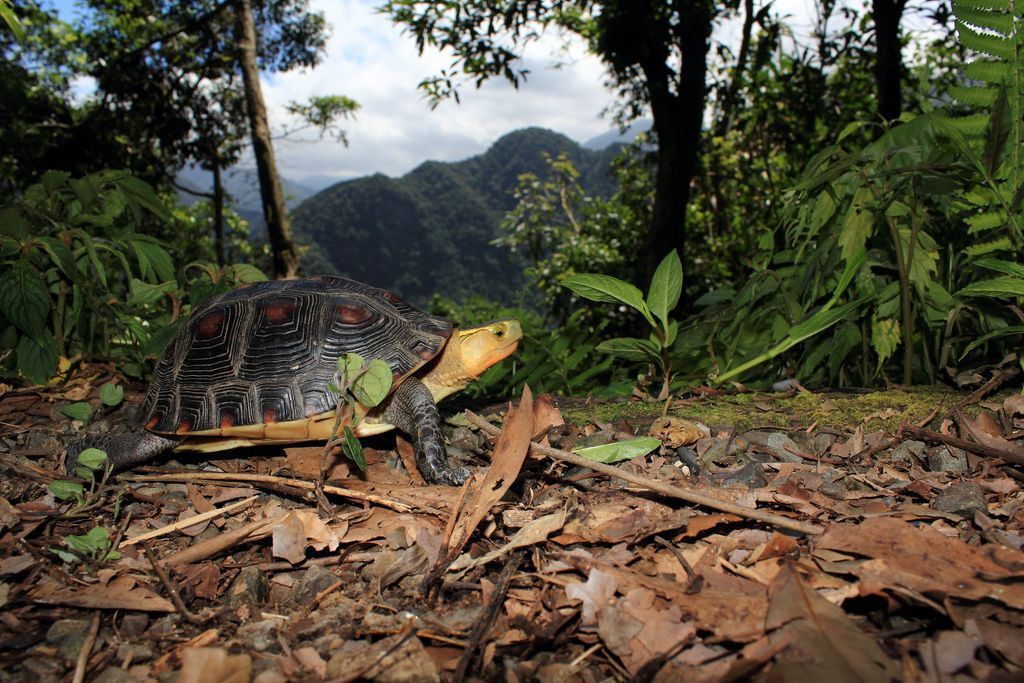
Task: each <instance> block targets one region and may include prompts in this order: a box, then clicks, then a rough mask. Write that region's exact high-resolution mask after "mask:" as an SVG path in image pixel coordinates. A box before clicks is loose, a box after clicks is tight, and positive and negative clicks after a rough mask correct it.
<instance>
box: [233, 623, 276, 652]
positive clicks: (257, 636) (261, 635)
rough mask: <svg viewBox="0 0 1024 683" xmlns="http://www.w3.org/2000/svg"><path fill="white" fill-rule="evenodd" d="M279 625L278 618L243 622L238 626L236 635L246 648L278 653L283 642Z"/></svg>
mask: <svg viewBox="0 0 1024 683" xmlns="http://www.w3.org/2000/svg"><path fill="white" fill-rule="evenodd" d="M278 626H279V621H278V620H277V619H264V620H263V621H254V622H250V623H248V624H242V625H241V626H239V627H238V631H237V632H236V633H235V637H236V638H237V639H238V640H239V641H241V642H242V645H243V646H244V647H245V648H246V649H249V650H255V651H257V652H271V653H274V654H277V653H280V652H281V643H280V641H279V640H278V637H277V632H278Z"/></svg>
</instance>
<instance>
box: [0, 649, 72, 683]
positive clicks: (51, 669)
mask: <svg viewBox="0 0 1024 683" xmlns="http://www.w3.org/2000/svg"><path fill="white" fill-rule="evenodd" d="M75 654H76V656H77V653H75ZM21 667H22V668H23V669H24V670H25V671H26V672H28V673H29V674H31V675H29V676H26V675H24V674H22V676H21V679H22V680H26V681H28V680H34V681H40V682H42V681H57V680H60V678H61V676H62V675H63V674H64V665H63V664H62V663H61V662H59V661H58V660H56V659H55V658H53V657H49V656H45V657H29V658H27V659H24V660H22V662H21ZM4 676H5V674H4V673H3V671H0V679H3V680H6V678H5V677H4ZM69 678H70V676H69Z"/></svg>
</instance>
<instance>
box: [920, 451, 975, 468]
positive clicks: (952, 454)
mask: <svg viewBox="0 0 1024 683" xmlns="http://www.w3.org/2000/svg"><path fill="white" fill-rule="evenodd" d="M928 469H930V470H931V471H932V472H967V471H968V465H967V452H966V451H964V450H963V449H961V448H956V447H954V446H940V447H939V448H936V449H935V450H933V451H932V452H931V453H929V454H928Z"/></svg>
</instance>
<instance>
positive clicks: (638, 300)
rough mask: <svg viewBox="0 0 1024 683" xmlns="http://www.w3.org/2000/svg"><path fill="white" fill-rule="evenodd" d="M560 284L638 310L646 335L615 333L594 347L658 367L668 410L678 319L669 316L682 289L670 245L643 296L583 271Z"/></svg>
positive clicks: (678, 264)
mask: <svg viewBox="0 0 1024 683" xmlns="http://www.w3.org/2000/svg"><path fill="white" fill-rule="evenodd" d="M562 284H563V285H564V286H566V287H568V288H569V289H571V290H572V291H574V292H576V293H577V294H579V295H580V296H582V297H583V298H585V299H590V300H591V301H600V302H606V303H615V304H625V305H627V306H629V307H630V308H633V309H635V310H636V311H638V312H639V313H640V314H641V315H642V316H643V317H644V320H646V321H647V323H648V324H649V325H650V326H651V330H652V331H651V334H650V337H648V338H647V339H641V338H636V337H617V338H615V339H608V340H607V341H603V342H601V343H600V344H598V345H597V350H598V351H604V352H605V353H610V354H611V355H613V356H616V357H618V358H622V359H624V360H631V361H647V362H648V363H651V364H652V365H654V366H655V367H657V368H658V369H659V370H660V371H661V377H662V387H661V393H660V394H659V396H658V398H659V399H661V400H665V401H666V403H665V411H668V400H669V399H670V397H671V396H670V393H669V382H670V381H671V379H672V362H671V360H670V359H669V349H671V348H672V344H673V343H674V342H675V340H676V335H677V334H678V333H679V322H678V321H677V320H673V319H671V318H670V317H669V315H670V314H671V313H672V311H673V310H675V308H676V306H677V305H679V297H680V295H681V294H682V291H683V264H682V262H681V261H680V260H679V254H678V253H677V252H676V250H675V249H673V250H672V251H671V252H669V254H668V256H666V257H665V258H664V259H662V261H661V263H660V264H659V265H658V268H657V270H655V271H654V276H653V277H652V278H651V286H650V288H649V289H648V292H647V298H646V299H645V298H644V296H643V293H642V292H641V291H640V290H639V289H638V288H637V287H635V286H634V285H631V284H630V283H628V282H624V281H623V280H620V279H618V278H615V277H611V276H609V275H599V274H596V273H584V274H580V275H570V276H569V277H567V278H565V279H564V280H562Z"/></svg>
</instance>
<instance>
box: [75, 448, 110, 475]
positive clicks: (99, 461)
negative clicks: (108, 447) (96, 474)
mask: <svg viewBox="0 0 1024 683" xmlns="http://www.w3.org/2000/svg"><path fill="white" fill-rule="evenodd" d="M106 462H107V454H106V453H104V452H103V451H101V450H100V449H99V448H86V449H85V450H84V451H82V452H81V453H79V454H78V464H79V465H81V466H82V467H85V468H87V469H90V470H101V469H103V468H104V467H105V466H106Z"/></svg>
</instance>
